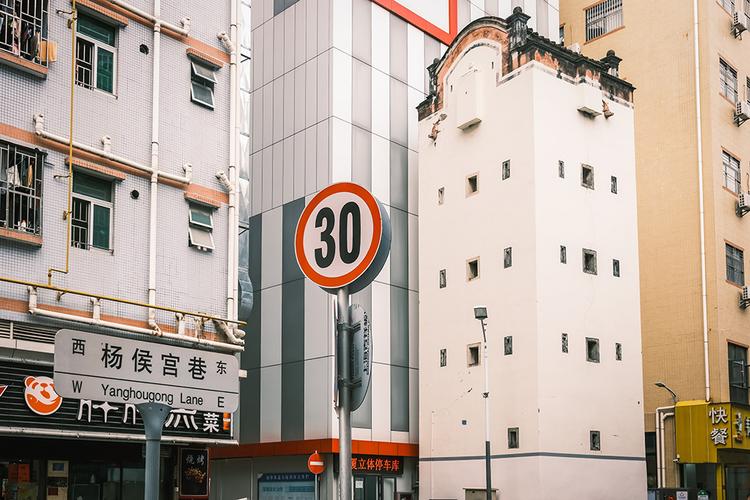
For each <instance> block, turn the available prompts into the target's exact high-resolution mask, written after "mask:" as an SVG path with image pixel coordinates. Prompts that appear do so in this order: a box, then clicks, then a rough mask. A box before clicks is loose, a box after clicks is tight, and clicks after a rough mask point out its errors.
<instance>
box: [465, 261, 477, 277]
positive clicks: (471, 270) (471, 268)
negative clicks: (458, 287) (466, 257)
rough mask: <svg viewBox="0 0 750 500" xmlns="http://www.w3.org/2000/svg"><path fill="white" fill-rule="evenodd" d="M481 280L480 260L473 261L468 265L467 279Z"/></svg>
mask: <svg viewBox="0 0 750 500" xmlns="http://www.w3.org/2000/svg"><path fill="white" fill-rule="evenodd" d="M477 278H479V259H478V258H476V259H471V260H470V261H468V262H467V263H466V279H467V280H468V281H472V280H475V279H477Z"/></svg>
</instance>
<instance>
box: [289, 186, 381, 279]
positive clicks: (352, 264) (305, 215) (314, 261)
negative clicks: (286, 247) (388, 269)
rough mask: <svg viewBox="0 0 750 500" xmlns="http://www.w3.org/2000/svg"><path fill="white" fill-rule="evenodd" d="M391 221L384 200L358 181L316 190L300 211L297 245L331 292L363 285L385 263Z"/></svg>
mask: <svg viewBox="0 0 750 500" xmlns="http://www.w3.org/2000/svg"><path fill="white" fill-rule="evenodd" d="M390 248H391V225H390V219H389V218H388V214H387V212H386V211H385V208H384V207H383V205H382V204H381V203H380V202H379V201H378V200H377V199H376V198H375V197H374V196H373V195H372V194H371V193H370V192H369V191H367V190H366V189H365V188H363V187H362V186H359V185H357V184H354V183H352V182H340V183H337V184H332V185H330V186H328V187H327V188H325V189H323V190H322V191H320V192H319V193H318V194H316V195H315V196H314V197H313V198H312V200H310V202H309V203H308V204H307V206H305V208H304V210H303V211H302V214H301V215H300V218H299V222H298V223H297V229H296V232H295V238H294V251H295V255H296V257H297V263H298V264H299V267H300V269H302V272H303V273H304V274H305V276H307V277H308V278H309V279H310V280H311V281H312V282H313V283H315V284H317V285H318V286H320V287H321V288H323V289H324V290H326V291H327V292H329V293H337V290H338V289H339V288H344V287H348V291H349V293H355V292H358V291H359V290H361V289H363V288H364V287H366V286H367V285H369V284H370V282H371V281H372V280H373V279H375V277H376V276H377V275H378V273H379V272H380V270H381V269H382V268H383V265H384V264H385V261H386V259H387V258H388V252H389V251H390Z"/></svg>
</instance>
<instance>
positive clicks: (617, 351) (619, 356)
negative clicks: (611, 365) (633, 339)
mask: <svg viewBox="0 0 750 500" xmlns="http://www.w3.org/2000/svg"><path fill="white" fill-rule="evenodd" d="M615 360H617V361H622V344H621V343H619V342H615Z"/></svg>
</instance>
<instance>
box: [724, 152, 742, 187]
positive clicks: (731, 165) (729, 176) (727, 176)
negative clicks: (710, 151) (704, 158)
mask: <svg viewBox="0 0 750 500" xmlns="http://www.w3.org/2000/svg"><path fill="white" fill-rule="evenodd" d="M721 164H722V167H723V169H724V187H725V188H727V189H729V190H730V191H731V192H733V193H735V194H739V193H740V191H741V190H742V187H741V182H742V173H741V167H740V160H738V159H737V158H735V157H734V156H732V155H731V154H729V153H727V152H726V151H722V152H721Z"/></svg>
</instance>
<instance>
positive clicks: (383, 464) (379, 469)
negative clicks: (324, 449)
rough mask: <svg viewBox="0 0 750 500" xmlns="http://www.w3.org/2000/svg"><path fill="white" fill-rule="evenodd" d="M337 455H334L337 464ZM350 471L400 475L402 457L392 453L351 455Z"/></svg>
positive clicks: (402, 466)
mask: <svg viewBox="0 0 750 500" xmlns="http://www.w3.org/2000/svg"><path fill="white" fill-rule="evenodd" d="M338 461H339V456H338V455H335V456H334V464H338ZM352 472H353V473H355V474H379V475H386V476H388V475H390V476H400V475H402V474H403V473H404V457H398V456H392V455H359V454H357V455H352Z"/></svg>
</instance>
